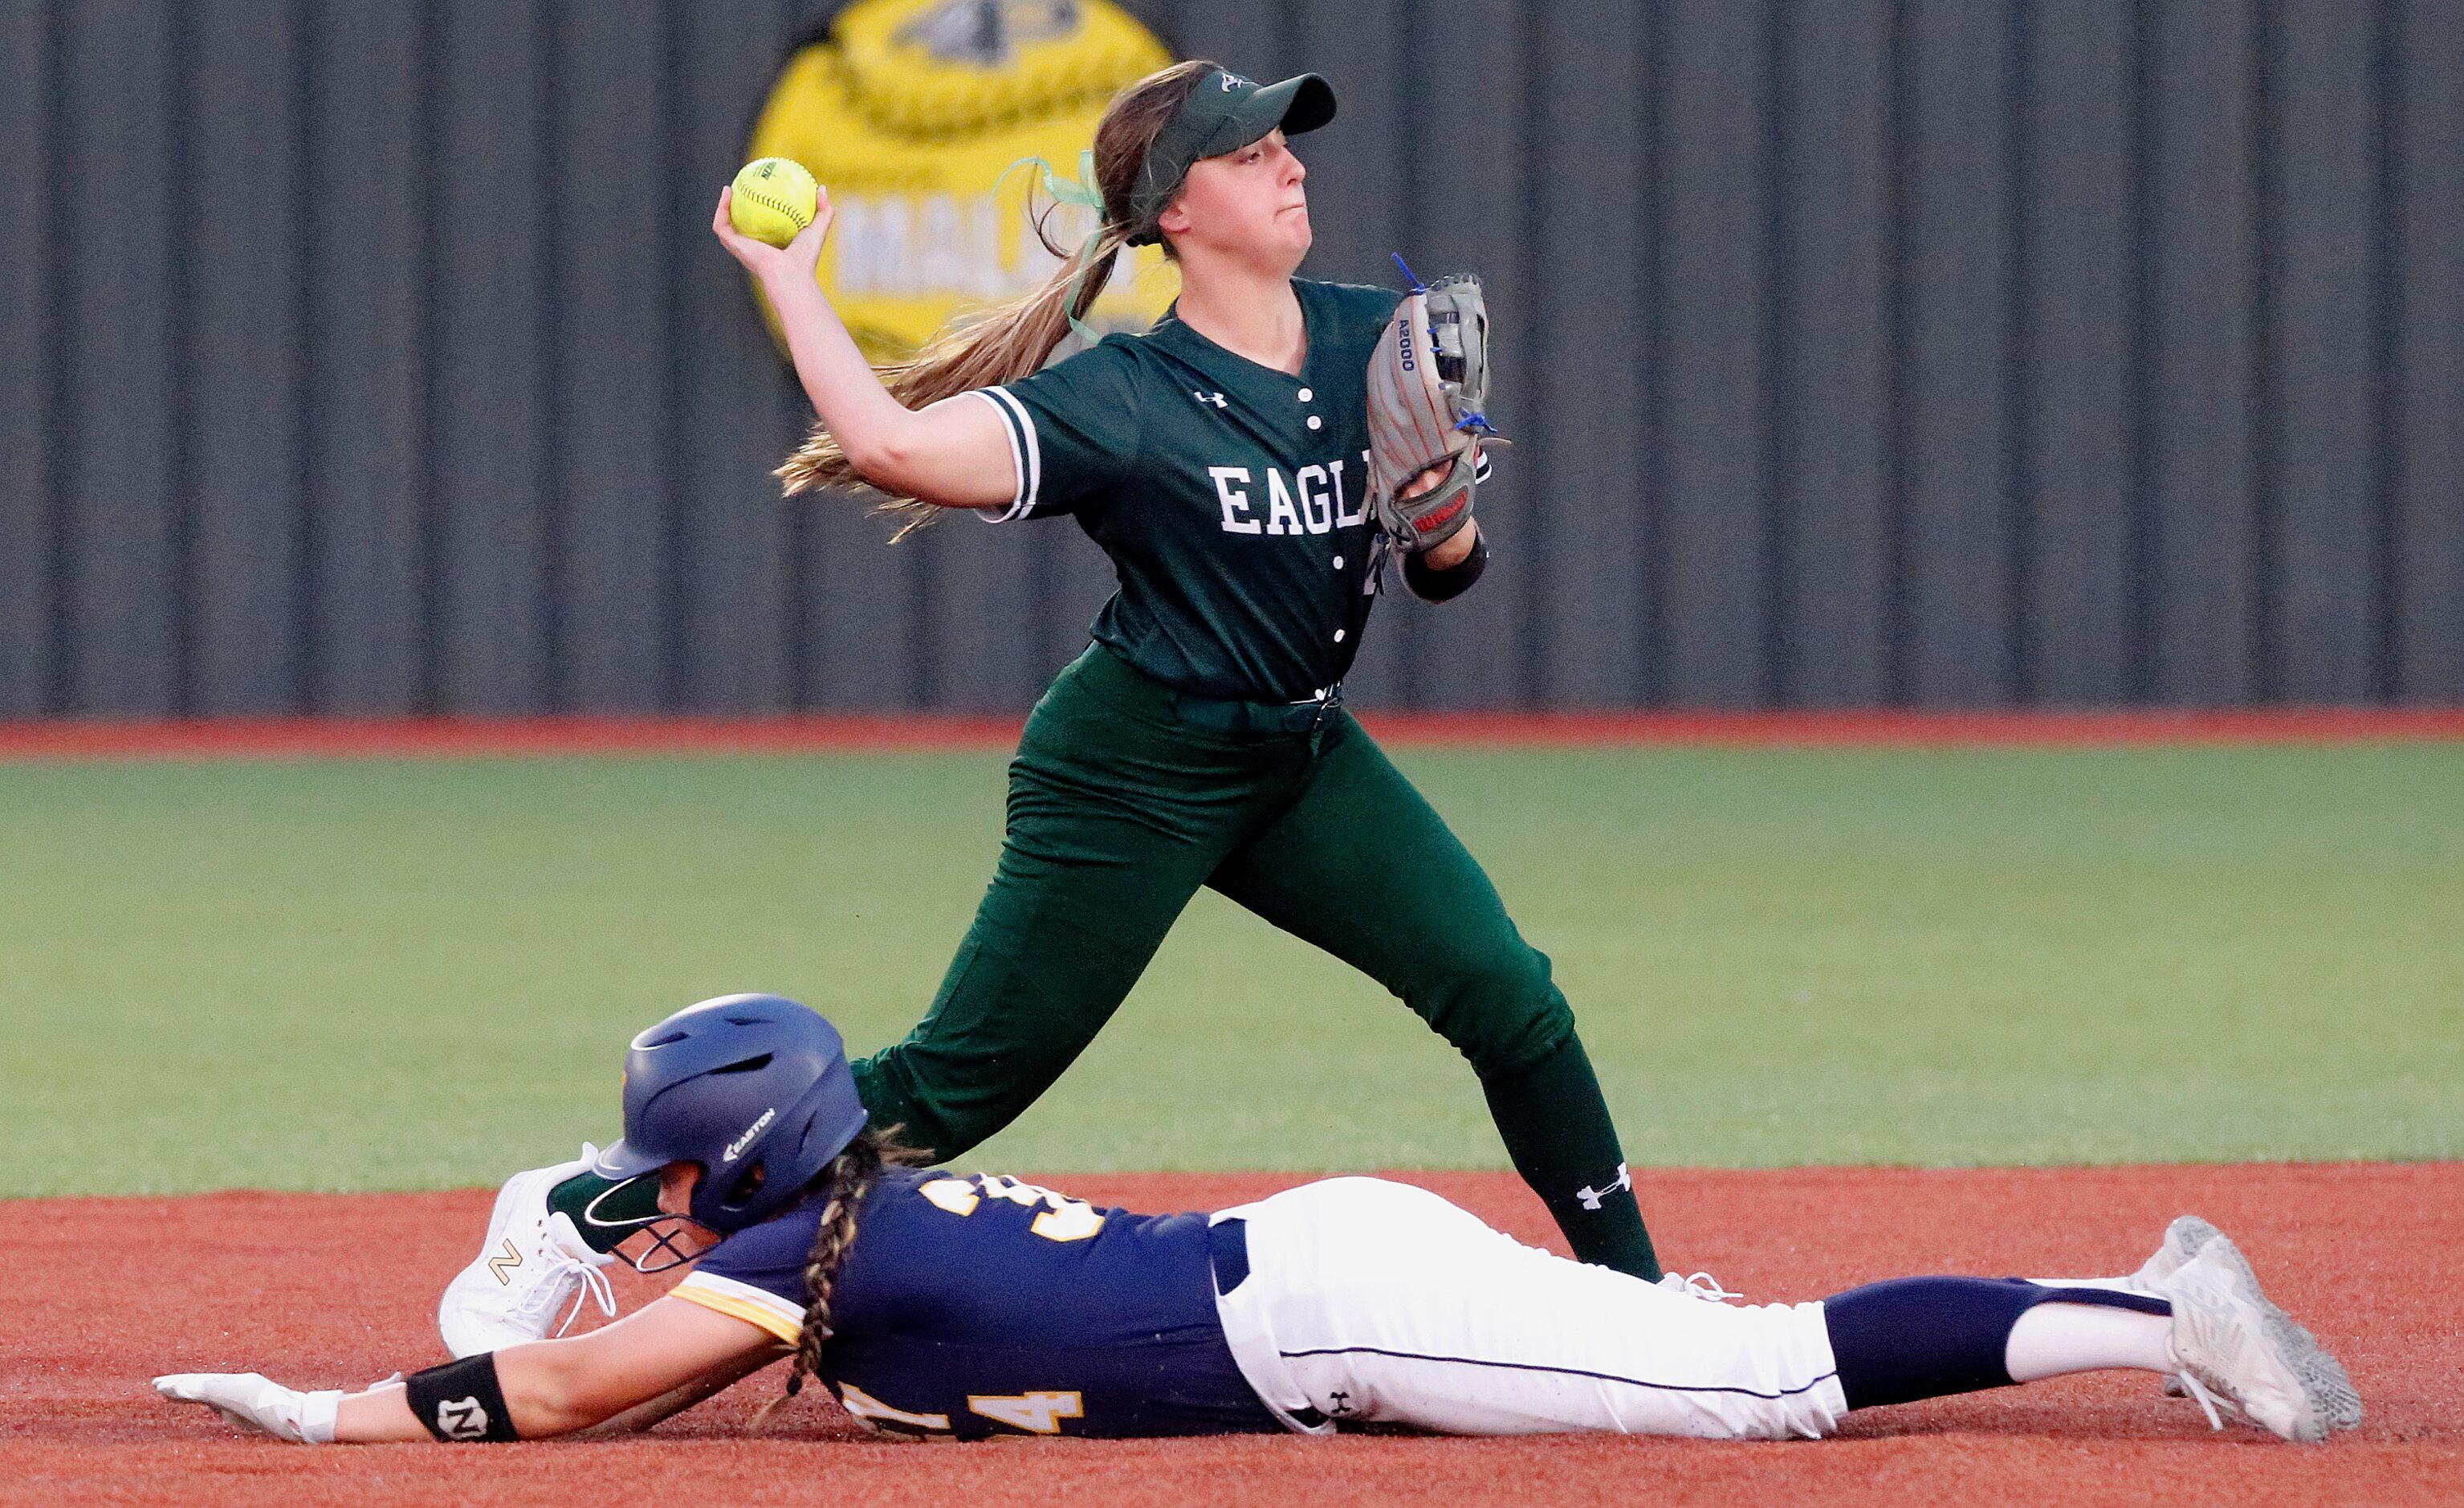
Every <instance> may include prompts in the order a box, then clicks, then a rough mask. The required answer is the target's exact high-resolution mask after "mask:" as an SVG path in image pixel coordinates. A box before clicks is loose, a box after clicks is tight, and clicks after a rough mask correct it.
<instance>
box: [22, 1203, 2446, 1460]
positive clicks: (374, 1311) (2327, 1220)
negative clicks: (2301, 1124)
mask: <svg viewBox="0 0 2464 1508" xmlns="http://www.w3.org/2000/svg"><path fill="white" fill-rule="evenodd" d="M1403 1176H1407V1177H1410V1178H1411V1179H1412V1180H1413V1181H1414V1182H1417V1183H1423V1184H1426V1185H1427V1186H1430V1187H1432V1188H1435V1189H1437V1190H1439V1191H1440V1192H1441V1193H1444V1194H1445V1195H1447V1196H1448V1197H1450V1198H1452V1199H1454V1200H1456V1201H1457V1202H1459V1203H1461V1204H1463V1205H1465V1206H1467V1207H1468V1208H1470V1209H1475V1210H1477V1211H1479V1212H1480V1213H1481V1214H1482V1215H1484V1216H1485V1217H1486V1218H1488V1219H1489V1220H1491V1221H1492V1222H1494V1223H1496V1224H1498V1225H1500V1226H1503V1227H1505V1228H1506V1229H1508V1230H1511V1231H1515V1232H1516V1233H1517V1234H1519V1235H1522V1236H1524V1237H1526V1238H1527V1239H1538V1238H1540V1237H1541V1236H1542V1235H1543V1234H1544V1232H1546V1231H1547V1229H1548V1228H1547V1220H1546V1218H1545V1216H1544V1215H1543V1214H1542V1213H1541V1211H1540V1209H1539V1207H1538V1205H1537V1204H1536V1203H1534V1202H1533V1201H1532V1200H1531V1199H1530V1197H1529V1195H1528V1194H1527V1193H1525V1192H1524V1190H1523V1189H1522V1187H1521V1186H1520V1185H1518V1184H1516V1183H1515V1182H1514V1181H1513V1180H1512V1179H1511V1178H1510V1177H1507V1176H1505V1175H1499V1174H1483V1173H1454V1174H1445V1173H1441V1174H1429V1175H1417V1174H1414V1175H1403ZM1048 1181H1049V1182H1051V1183H1053V1184H1055V1185H1056V1186H1061V1187H1064V1188H1067V1189H1068V1190H1069V1191H1071V1192H1073V1193H1076V1194H1080V1195H1083V1196H1086V1197H1089V1198H1093V1199H1096V1200H1098V1201H1102V1202H1108V1203H1118V1204H1126V1205H1130V1206H1132V1207H1134V1208H1144V1209H1198V1208H1208V1207H1217V1206H1221V1205H1224V1204H1229V1203H1234V1202H1238V1201H1240V1200H1243V1199H1248V1198H1254V1197H1257V1196H1258V1195H1260V1194H1263V1193H1265V1192H1268V1191H1270V1190H1272V1189H1274V1188H1277V1187H1282V1186H1287V1185H1288V1184H1290V1183H1292V1182H1294V1181H1295V1180H1294V1179H1293V1178H1292V1177H1290V1176H1288V1175H1276V1174H1246V1175H1157V1174H1148V1175H1123V1174H1109V1175H1092V1176H1087V1177H1080V1178H1069V1177H1055V1178H1052V1179H1049V1180H1048ZM1641 1186H1642V1191H1643V1197H1644V1200H1645V1205H1646V1209H1648V1211H1649V1212H1650V1214H1651V1216H1652V1224H1653V1227H1654V1230H1655V1231H1656V1232H1657V1234H1658V1236H1659V1238H1660V1241H1661V1248H1662V1250H1663V1251H1664V1252H1666V1253H1668V1254H1669V1255H1670V1256H1671V1257H1672V1258H1674V1259H1675V1260H1677V1261H1679V1262H1682V1263H1683V1265H1685V1266H1687V1267H1700V1268H1707V1269H1710V1270H1711V1271H1713V1272H1715V1273H1717V1274H1718V1275H1719V1276H1720V1277H1721V1278H1722V1280H1723V1281H1725V1282H1726V1283H1727V1284H1728V1286H1729V1287H1731V1288H1736V1289H1741V1290H1744V1291H1745V1292H1746V1293H1747V1294H1748V1296H1749V1297H1751V1298H1753V1299H1756V1300H1765V1299H1780V1298H1801V1297H1813V1296H1817V1295H1820V1294H1823V1293H1826V1292H1831V1291H1834V1290H1837V1289H1838V1288H1841V1287H1845V1286H1847V1285H1850V1284H1853V1283H1858V1282H1862V1281H1866V1280H1869V1279H1873V1278H1877V1277H1882V1276H1889V1275H1897V1274H1902V1273H1910V1272H1977V1273H1988V1274H2004V1273H2022V1274H2028V1275H2078V1274H2083V1273H2110V1272H2117V1271H2123V1270H2126V1269H2128V1268H2130V1267H2132V1266H2134V1265H2136V1264H2137V1263H2138V1262H2139V1260H2140V1259H2141V1258H2142V1257H2143V1256H2144V1255H2145V1251H2146V1249H2147V1248H2148V1247H2149V1246H2150V1245H2151V1244H2152V1242H2153V1240H2154V1238H2155V1236H2156V1234H2157V1232H2158V1231H2160V1230H2161V1229H2162V1227H2163V1224H2164V1222H2165V1220H2166V1219H2167V1218H2168V1217H2169V1216H2171V1215H2172V1214H2174V1213H2176V1212H2178V1211H2181V1210H2184V1209H2193V1210H2197V1211H2199V1212H2201V1213H2204V1214H2206V1215H2208V1216H2209V1217H2210V1218H2211V1219H2213V1220H2215V1221H2216V1222H2217V1223H2218V1224H2220V1225H2222V1226H2223V1227H2224V1228H2225V1229H2227V1230H2228V1231H2233V1232H2234V1233H2235V1234H2236V1235H2237V1236H2239V1237H2240V1238H2241V1239H2242V1241H2243V1243H2244V1245H2245V1246H2246V1247H2247V1248H2248V1249H2249V1250H2250V1251H2251V1253H2252V1254H2253V1256H2254V1258H2255V1261H2256V1262H2257V1264H2258V1267H2259V1270H2260V1273H2261V1275H2262V1276H2264V1277H2265V1278H2267V1280H2268V1282H2269V1284H2270V1287H2271V1288H2272V1289H2273V1290H2274V1292H2275V1293H2276V1294H2277V1297H2279V1298H2281V1299H2282V1300H2283V1301H2284V1302H2285V1304H2286V1305H2287V1306H2288V1307H2289V1308H2291V1309H2292V1310H2294V1312H2295V1313H2297V1314H2299V1315H2300V1316H2301V1317H2302V1318H2303V1319H2307V1320H2308V1321H2310V1322H2311V1323H2312V1325H2313V1327H2314V1328H2316V1329H2317V1330H2318V1331H2319V1332H2320V1333H2321V1336H2322V1338H2324V1339H2325V1340H2326V1342H2328V1344H2330V1345H2331V1346H2332V1347H2334V1348H2335V1349H2336V1350H2337V1351H2338V1352H2339V1353H2340V1354H2342V1355H2343V1358H2344V1359H2345V1361H2346V1362H2347V1363H2348V1364H2350V1366H2351V1368H2352V1371H2353V1376H2354V1379H2355V1381H2356V1382H2357V1384H2358V1385H2359V1386H2360V1388H2361V1391H2362V1394H2363V1397H2364V1399H2365V1401H2366V1404H2367V1407H2368V1408H2369V1420H2368V1423H2367V1424H2366V1425H2365V1428H2364V1429H2363V1430H2362V1431H2361V1432H2360V1434H2358V1435H2357V1436H2350V1437H2344V1438H2342V1439H2340V1440H2339V1441H2337V1442H2336V1443H2335V1444H2333V1445H2330V1446H2327V1447H2324V1448H2320V1449H2306V1450H2305V1449H2298V1448H2294V1447H2290V1446H2283V1445H2279V1444H2277V1442H2276V1441H2274V1440H2271V1439H2269V1438H2267V1437H2265V1436H2264V1435H2261V1434H2259V1433H2257V1432H2256V1431H2255V1430H2248V1429H2235V1430H2232V1431H2231V1432H2228V1433H2227V1434H2224V1435H2221V1436H2214V1435H2211V1434H2210V1433H2209V1432H2208V1430H2207V1426H2206V1424H2205V1422H2204V1421H2203V1420H2202V1419H2201V1418H2200V1416H2199V1414H2198V1412H2197V1411H2196V1409H2195V1408H2192V1407H2191V1406H2190V1405H2189V1404H2187V1403H2181V1402H2176V1401H2171V1400H2166V1399H2163V1398H2160V1397H2159V1396H2157V1393H2156V1388H2155V1385H2154V1383H2153V1381H2152V1380H2147V1379H2141V1378H2135V1377H2133V1378H2104V1377H2097V1378H2080V1379H2070V1380H2065V1381H2061V1382H2056V1383H2051V1384H2044V1385H2040V1386H2035V1387H2032V1388H2027V1389H2007V1390H2003V1391H2000V1392H1994V1393H1985V1394H1977V1395H1971V1396H1969V1397H1967V1398H1961V1399H1949V1400H1944V1401H1940V1402H1937V1403H1931V1404H1923V1405H1913V1406H1909V1407H1906V1408H1889V1409H1880V1410H1876V1411H1873V1412H1871V1413H1866V1414H1859V1415H1858V1416H1856V1418H1854V1419H1853V1420H1852V1421H1851V1423H1850V1428H1849V1430H1848V1438H1846V1439H1844V1440H1841V1441H1836V1442H1829V1443H1821V1444H1815V1443H1799V1444H1789V1445H1752V1446H1733V1445H1705V1444H1700V1443H1688V1442H1679V1441H1666V1440H1625V1439H1615V1438H1585V1439H1551V1440H1520V1441H1480V1440H1427V1439H1397V1438H1369V1437H1358V1436H1350V1437H1343V1438H1338V1439H1333V1440H1309V1439H1299V1438H1283V1437H1274V1438H1243V1439H1231V1440H1200V1441H1176V1442H1158V1443H1155V1444H1146V1443H1111V1442H1107V1443H1098V1442H1067V1441H1002V1442H998V1443H993V1444H986V1445H979V1446H958V1445H938V1446H927V1445H889V1444H875V1443H869V1442H854V1441H849V1440H847V1439H845V1438H844V1437H841V1436H840V1435H839V1434H838V1432H837V1431H838V1430H840V1429H841V1428H842V1427H843V1422H842V1424H834V1423H833V1422H832V1420H831V1418H829V1417H828V1416H825V1412H824V1408H822V1407H819V1406H816V1407H812V1408H801V1409H800V1410H799V1411H798V1412H797V1413H796V1415H795V1421H796V1422H795V1424H794V1425H793V1426H792V1427H791V1428H787V1429H783V1430H780V1431H779V1432H778V1434H779V1437H764V1438H759V1439H749V1438H744V1437H742V1435H741V1434H740V1432H739V1431H741V1430H742V1429H743V1428H744V1426H745V1423H746V1421H747V1419H748V1417H749V1415H750V1413H751V1411H752V1409H753V1408H755V1407H756V1406H758V1405H759V1403H760V1402H762V1401H764V1400H765V1399H766V1398H767V1397H768V1396H769V1394H770V1392H771V1390H772V1389H773V1388H774V1387H775V1386H776V1384H775V1383H773V1382H770V1381H768V1380H767V1379H766V1378H756V1379H754V1380H753V1381H751V1382H749V1383H747V1384H745V1385H744V1386H739V1387H738V1388H737V1389H736V1390H735V1391H734V1392H732V1393H730V1394H728V1395H725V1396H723V1397H721V1398H719V1399H718V1400H715V1402H713V1403H712V1404H710V1405H708V1406H706V1407H705V1408H702V1409H700V1410H697V1411H695V1412H694V1413H692V1414H688V1415H685V1416H683V1417H681V1418H679V1419H676V1420H673V1421H671V1422H670V1423H669V1424H668V1425H666V1426H664V1427H663V1428H661V1429H660V1430H658V1431H656V1433H655V1434H654V1435H652V1436H650V1437H649V1438H645V1439H642V1440H638V1441H627V1442H623V1443H615V1444H579V1445H573V1444H569V1445H555V1444H540V1445H529V1446H509V1447H503V1448H483V1449H471V1450H456V1451H440V1450H435V1449H433V1448H430V1447H378V1448H359V1449H336V1450H302V1449H299V1448H297V1447H293V1446H285V1445H280V1444H276V1443H275V1442H272V1441H268V1440H265V1439H262V1438H243V1437H241V1436H240V1435H238V1434H237V1433H236V1432H235V1431H233V1430H231V1429H230V1428H228V1427H226V1426H224V1425H223V1424H221V1423H220V1422H219V1421H216V1420H214V1419H213V1418H212V1417H211V1416H210V1415H208V1414H206V1413H205V1412H204V1411H203V1410H198V1409H191V1408H177V1409H175V1408H171V1407H169V1406H167V1405H164V1404H161V1403H159V1402H157V1401H156V1400H155V1398H154V1396H153V1394H152V1392H151V1391H150V1389H148V1388H147V1386H146V1382H145V1380H146V1378H147V1377H148V1376H149V1375H150V1374H152V1373H155V1372H161V1371H170V1370H250V1369H256V1370H262V1371H265V1372H268V1373H270V1374H273V1375H275V1376H276V1377H278V1378H281V1379H283V1380H285V1381H289V1382H293V1383H296V1384H301V1385H308V1386H315V1385H326V1384H330V1385H338V1386H339V1385H346V1384H359V1383H364V1382H366V1381H369V1380H372V1379H374V1378H377V1377H381V1376H383V1375H385V1374H386V1373H388V1372H391V1371H393V1370H395V1369H396V1368H397V1367H416V1366H422V1365H427V1364H432V1363H433V1362H436V1361H439V1360H441V1359H442V1356H443V1353H442V1351H441V1349H440V1347H439V1345H438V1343H437V1341H436V1335H435V1330H434V1328H433V1325H432V1313H433V1304H434V1299H435V1295H436V1293H437V1291H438V1289H439V1288H440V1287H441V1286H442V1284H443V1282H444V1280H445V1278H446V1277H447V1276H448V1275H451V1273H452V1271H453V1270H454V1269H455V1268H456V1267H458V1266H459V1265H460V1264H461V1262H462V1261H463V1260H464V1259H465V1258H466V1257H467V1255H468V1253H469V1251H470V1249H471V1247H472V1244H473V1239H474V1237H475V1234H476V1232H477V1231H478V1230H479V1229H480V1228H481V1226H482V1224H483V1223H484V1221H485V1218H486V1214H487V1205H488V1197H487V1195H486V1194H484V1193H480V1192H464V1193H451V1194H422V1195H348V1196H332V1195H276V1194H247V1193H235V1194H221V1195H209V1196H201V1197H191V1198H183V1199H74V1200H54V1201H24V1202H18V1203H13V1204H10V1205H7V1206H5V1207H0V1210H5V1213H6V1216H7V1219H6V1222H5V1229H0V1257H5V1260H6V1262H7V1266H8V1269H9V1272H10V1275H11V1279H12V1280H11V1283H10V1284H9V1285H8V1288H7V1290H6V1291H5V1293H0V1349H5V1354H6V1355H7V1357H8V1359H9V1364H8V1366H7V1368H6V1372H5V1375H0V1400H5V1403H6V1409H5V1412H0V1502H11V1503H15V1502H27V1503H34V1502H46V1503H48V1502H59V1501H77V1502H89V1503H128V1504H144V1505H151V1504H160V1503H173V1502H199V1501H211V1502H217V1503H290V1502H299V1501H309V1500H314V1501H319V1502H333V1503H341V1504H346V1505H351V1508H374V1505H380V1504H396V1503H406V1504H407V1503H412V1502H430V1501H458V1502H466V1503H476V1504H499V1503H502V1504H518V1505H521V1508H536V1505H539V1504H543V1503H563V1502H579V1501H585V1500H597V1501H602V1502H608V1503H622V1502H637V1501H648V1502H658V1501H662V1500H668V1501H679V1502H685V1501H690V1502H733V1503H746V1504H758V1503H768V1502H781V1503H783V1502H791V1501H792V1502H802V1501H816V1500H827V1501H829V1502H831V1503H833V1504H841V1503H845V1504H873V1503H884V1504H887V1503H915V1504H945V1503H1013V1502H1015V1503H1033V1504H1037V1505H1049V1504H1051V1503H1054V1502H1061V1501H1074V1502H1083V1503H1093V1504H1106V1505H1110V1504H1158V1505H1160V1504H1181V1503H1201V1502H1202V1503H1277V1504H1309V1505H1332V1504H1353V1503H1383V1502H1406V1501H1411V1502H1425V1501H1431V1500H1439V1501H1446V1500H1453V1501H1459V1502H1461V1503H1463V1504H1464V1505H1465V1508H1475V1505H1477V1508H1486V1505H1489V1504H1494V1503H1496V1502H1498V1501H1500V1500H1517V1501H1520V1502H1523V1503H1530V1504H1537V1503H1549V1504H1557V1503H1581V1502H1595V1501H1596V1502H1602V1503H1607V1502H1617V1503H1637V1502H1666V1503H1704V1504H1719V1505H1721V1508H1733V1505H1735V1504H1739V1503H1749V1502H1750V1503H1782V1502H1814V1501H1821V1502H1837V1503H1874V1504H1881V1503H1890V1504H1894V1505H1900V1504H1908V1505H1919V1504H1934V1503H1941V1504H1957V1505H1959V1508H1972V1505H1973V1504H1975V1503H1977V1502H1980V1501H1999V1500H2009V1499H2013V1498H2021V1497H2025V1498H2030V1499H2035V1500H2044V1501H2062V1502H2065V1503H2087V1502H2112V1503H2124V1502H2131V1503H2138V1502H2147V1501H2185V1502H2189V1501H2210V1502H2236V1503H2260V1502H2302V1503H2313V1502H2323V1501H2331V1500H2332V1501H2351V1502H2370V1503H2397V1502H2423V1503H2428V1502H2453V1501H2456V1500H2457V1499H2458V1497H2464V1338H2459V1335H2458V1330H2457V1325H2456V1318H2455V1317H2456V1308H2455V1303H2454V1297H2453V1295H2454V1289H2453V1285H2454V1281H2455V1278H2456V1275H2457V1268H2458V1265H2459V1258H2464V1164H2429V1165H2406V1166H2388V1165H2379V1164H2369V1165H2347V1166H2243V1167H2136V1168H2120V1169H2054V1170H2032V1169H1983V1170H1957V1171H1922V1170H1904V1169H1882V1170H1865V1169H1807V1170H1789V1171H1749V1172H1697V1171H1657V1172H1650V1173H1646V1174H1645V1175H1644V1176H1643V1178H1642V1179H1641ZM1551 1239H1552V1240H1553V1237H1552V1238H1551ZM627 1279H628V1280H627V1283H625V1284H623V1285H620V1286H621V1287H622V1289H623V1291H624V1292H623V1297H624V1298H625V1300H626V1302H627V1306H628V1307H629V1306H630V1305H632V1304H636V1303H638V1302H640V1301H641V1300H642V1298H643V1297H646V1296H647V1294H648V1293H649V1289H650V1284H649V1282H648V1281H647V1280H643V1279H637V1278H631V1277H630V1275H627ZM807 1396H808V1397H809V1396H811V1395H810V1394H808V1395H807Z"/></svg>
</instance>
